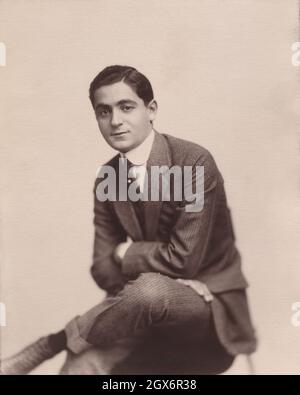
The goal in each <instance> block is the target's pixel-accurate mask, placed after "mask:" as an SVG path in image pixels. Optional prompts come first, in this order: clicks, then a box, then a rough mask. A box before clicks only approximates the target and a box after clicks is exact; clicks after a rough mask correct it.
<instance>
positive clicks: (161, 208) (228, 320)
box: [91, 132, 256, 355]
mask: <svg viewBox="0 0 300 395" xmlns="http://www.w3.org/2000/svg"><path fill="white" fill-rule="evenodd" d="M119 157H120V156H119V155H116V156H115V157H114V158H112V159H111V160H110V161H109V162H108V163H107V165H110V166H112V167H113V168H114V169H115V170H116V173H117V174H118V160H119ZM174 165H176V166H180V167H183V166H192V167H193V168H195V166H204V206H203V208H202V210H201V211H196V212H187V211H186V207H185V206H186V204H187V203H188V202H187V201H184V200H183V201H182V202H178V201H174V200H173V199H171V200H170V201H162V200H161V199H160V200H159V201H147V202H144V203H143V215H144V223H142V224H141V223H140V222H139V221H138V218H137V215H136V211H135V210H134V207H133V203H132V202H130V201H105V202H100V201H99V200H98V199H97V196H96V191H97V186H98V184H99V182H100V181H101V179H97V180H96V183H95V188H94V196H95V203H94V204H95V205H94V214H95V215H94V224H95V239H94V254H93V264H92V267H91V273H92V276H93V278H94V279H95V281H96V283H97V284H98V285H99V286H100V287H101V288H102V289H105V290H106V291H107V292H108V293H109V294H116V293H117V292H118V291H119V290H121V289H122V288H123V287H124V285H125V283H126V282H127V281H128V280H130V279H134V278H137V277H138V276H139V274H140V273H147V272H159V273H161V274H164V275H167V276H169V277H171V278H174V279H176V278H185V279H199V280H200V281H202V282H204V283H205V284H206V285H207V286H208V288H209V289H210V291H211V292H212V293H213V294H214V300H213V301H212V303H211V308H212V314H213V318H214V323H215V327H216V331H217V334H218V336H219V339H220V341H221V343H222V344H223V346H224V347H225V348H226V350H227V351H228V352H229V353H230V354H233V355H236V354H240V353H246V354H249V353H251V352H253V351H254V350H255V348H256V339H255V333H254V329H253V326H252V323H251V318H250V314H249V308H248V302H247V296H246V291H245V289H246V288H247V286H248V284H247V281H246V279H245V277H244V275H243V273H242V270H241V258H240V254H239V252H238V250H237V248H236V246H235V237H234V232H233V227H232V221H231V215H230V210H229V208H228V206H227V202H226V194H225V190H224V180H223V177H222V175H221V173H220V171H219V170H218V168H217V165H216V163H215V161H214V159H213V157H212V155H211V154H210V153H209V152H208V151H207V150H206V149H205V148H203V147H201V146H199V145H197V144H195V143H191V142H188V141H185V140H182V139H179V138H175V137H173V136H170V135H168V134H160V133H158V132H155V138H154V142H153V146H152V150H151V153H150V157H149V160H148V162H147V171H148V173H150V169H151V166H168V167H169V168H170V167H172V166H174ZM149 182H151V178H150V177H149ZM194 182H195V177H193V183H194ZM127 236H130V237H131V239H132V240H133V243H132V244H131V246H130V247H129V248H128V250H127V251H126V253H125V256H124V258H123V260H122V265H121V267H120V266H119V265H118V264H117V263H116V262H115V260H114V250H115V248H116V246H117V245H118V244H119V243H121V242H124V241H126V238H127Z"/></svg>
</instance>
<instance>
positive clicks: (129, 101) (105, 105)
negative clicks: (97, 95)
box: [95, 99, 137, 110]
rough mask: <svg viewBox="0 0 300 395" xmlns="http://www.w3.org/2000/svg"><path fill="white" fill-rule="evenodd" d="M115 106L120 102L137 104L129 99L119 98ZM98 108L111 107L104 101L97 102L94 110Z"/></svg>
mask: <svg viewBox="0 0 300 395" xmlns="http://www.w3.org/2000/svg"><path fill="white" fill-rule="evenodd" d="M116 104H117V106H120V105H122V104H133V105H137V102H136V101H134V100H131V99H122V100H119V101H118V102H117V103H116ZM98 108H111V106H110V105H109V104H105V103H99V104H97V106H96V107H95V110H97V109H98Z"/></svg>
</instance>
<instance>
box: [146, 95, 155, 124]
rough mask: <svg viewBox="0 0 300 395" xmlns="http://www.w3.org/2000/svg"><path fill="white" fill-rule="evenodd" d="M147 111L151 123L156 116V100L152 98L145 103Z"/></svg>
mask: <svg viewBox="0 0 300 395" xmlns="http://www.w3.org/2000/svg"><path fill="white" fill-rule="evenodd" d="M147 109H148V113H149V120H150V122H151V123H152V122H153V121H154V119H155V118H156V113H157V102H156V100H154V99H152V100H151V101H150V102H149V103H148V105H147Z"/></svg>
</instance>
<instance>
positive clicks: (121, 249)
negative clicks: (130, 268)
mask: <svg viewBox="0 0 300 395" xmlns="http://www.w3.org/2000/svg"><path fill="white" fill-rule="evenodd" d="M131 244H132V240H131V238H130V237H129V236H127V240H126V241H125V242H124V243H120V244H119V245H118V246H117V247H116V248H115V251H114V258H115V260H116V263H117V264H118V265H121V263H122V259H123V257H124V255H125V254H126V251H127V250H128V248H129V247H130V245H131Z"/></svg>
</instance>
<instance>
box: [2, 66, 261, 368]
mask: <svg viewBox="0 0 300 395" xmlns="http://www.w3.org/2000/svg"><path fill="white" fill-rule="evenodd" d="M90 100H91V103H92V106H93V108H94V111H95V115H96V120H97V122H98V126H99V129H100V131H101V133H102V135H103V137H104V139H105V140H106V142H107V143H108V144H109V145H110V146H111V147H112V148H114V149H115V150H117V151H118V154H117V155H116V156H115V157H114V158H113V159H111V160H110V161H109V162H108V163H107V164H106V165H105V166H104V167H102V168H101V171H100V174H99V177H97V180H96V183H95V188H94V196H95V206H94V213H95V217H94V224H95V242H94V256H93V265H92V268H91V273H92V276H93V278H94V280H95V281H96V283H97V284H98V285H99V287H100V288H101V289H104V290H106V291H107V297H106V298H105V299H104V300H103V301H102V302H101V303H98V304H97V305H96V306H94V307H93V308H91V309H90V310H89V311H88V312H86V313H85V314H83V315H81V316H78V317H75V318H74V319H73V320H72V321H71V322H69V323H68V325H67V326H66V328H65V329H64V330H62V331H60V332H58V333H57V334H54V335H50V336H47V337H44V338H41V339H39V340H38V341H37V342H36V343H33V344H32V345H30V346H28V347H27V348H25V349H24V350H23V351H21V352H20V353H19V354H17V355H15V356H13V357H11V358H8V359H6V360H4V361H3V362H2V367H1V369H2V373H4V374H24V373H27V372H29V371H30V370H31V369H33V368H34V367H35V366H37V365H38V364H39V363H41V362H42V361H43V360H45V359H47V358H51V357H52V356H53V355H55V354H56V353H58V352H60V351H62V350H64V349H67V350H69V362H70V364H71V365H72V363H71V362H72V360H73V361H76V355H77V356H79V358H80V356H81V355H82V356H83V355H85V356H87V355H88V354H90V355H91V352H92V349H93V346H96V349H94V351H95V350H106V351H105V352H106V353H107V354H109V350H113V349H114V348H116V347H117V348H118V346H119V347H121V348H120V349H122V345H123V346H124V344H125V348H124V350H125V353H123V352H121V353H120V355H121V358H120V359H122V358H124V357H125V356H127V357H128V355H127V354H128V353H127V352H126V347H127V350H130V351H131V352H130V355H129V356H130V357H131V362H130V363H131V364H132V366H134V368H132V369H131V371H130V372H129V373H131V374H134V373H141V371H142V372H143V373H153V372H155V367H156V368H157V366H159V368H157V369H161V370H159V371H156V373H178V374H180V373H188V372H191V370H190V369H193V366H194V368H195V370H196V371H193V373H197V372H199V373H201V372H208V373H209V372H220V371H222V370H225V369H226V368H227V367H228V366H229V365H230V364H231V362H232V360H233V358H234V356H235V355H237V354H240V353H244V354H249V353H252V352H253V351H254V350H255V347H256V340H255V336H254V330H253V327H252V324H251V320H250V316H249V310H248V304H247V297H246V291H245V289H246V287H247V282H246V280H245V278H244V276H243V274H242V271H241V259H240V255H239V252H238V250H237V248H236V246H235V238H234V233H233V229H232V223H231V217H230V211H229V209H228V207H227V202H226V195H225V190H224V182H223V178H222V175H221V174H220V172H219V170H218V168H217V166H216V163H215V161H214V159H213V157H212V155H211V154H210V153H209V152H208V151H207V150H206V149H205V148H203V147H201V146H199V145H197V144H194V143H191V142H188V141H186V140H182V139H178V138H175V137H172V136H170V135H168V134H160V133H158V132H157V131H155V130H154V129H153V121H154V119H155V116H156V112H157V103H156V101H155V99H154V97H153V91H152V87H151V84H150V82H149V81H148V79H147V78H146V77H145V76H144V75H143V74H141V73H140V72H138V71H137V70H136V69H134V68H132V67H127V66H110V67H107V68H105V69H104V70H102V71H101V72H100V73H99V74H98V75H97V76H96V78H95V79H94V80H93V81H92V83H91V85H90ZM157 169H158V170H159V172H158V173H157ZM154 170H155V171H156V172H155V171H154ZM105 174H106V175H107V177H104V175H105ZM161 176H162V177H161ZM124 177H125V181H124ZM166 188H167V190H168V191H169V193H167V194H166V195H165V196H164V191H166ZM150 190H151V196H150ZM195 190H196V193H194V191H195ZM124 193H125V197H126V198H125V199H124ZM155 345H156V346H157V345H159V346H157V347H156V346H155ZM137 350H138V351H137ZM94 351H93V352H94ZM156 351H157V352H156ZM107 354H106V355H107ZM94 355H95V354H94ZM99 355H100V354H99ZM204 355H205V358H203V356H204ZM157 356H159V357H158V358H157ZM176 356H178V359H176V358H177V357H176ZM147 358H148V360H147V364H148V365H147V366H148V368H146V369H145V370H146V371H143V369H142V368H141V366H142V365H141V364H143V359H144V360H146V359H147ZM162 359H164V361H165V362H167V363H166V364H165V366H162V365H159V364H158V362H157V361H159V360H162ZM153 361H156V362H153ZM217 361H223V362H222V363H221V365H220V366H214V365H215V364H216V363H217ZM75 364H76V363H75ZM77 366H78V365H77ZM126 366H128V365H126V364H123V366H122V365H120V364H119V365H118V369H119V370H118V369H116V370H115V372H124V371H126ZM151 366H152V367H151ZM147 369H148V370H147ZM157 369H156V370H157ZM200 370H201V371H200ZM75 371H76V372H77V373H80V369H79V370H78V369H77V370H76V369H75V370H73V372H75ZM91 371H92V372H93V373H96V371H95V370H91ZM112 371H113V367H112ZM62 372H63V373H72V368H68V367H66V366H65V367H64V369H63V371H62Z"/></svg>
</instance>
